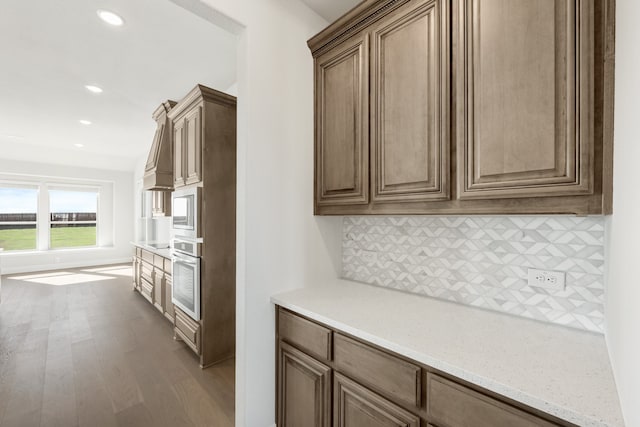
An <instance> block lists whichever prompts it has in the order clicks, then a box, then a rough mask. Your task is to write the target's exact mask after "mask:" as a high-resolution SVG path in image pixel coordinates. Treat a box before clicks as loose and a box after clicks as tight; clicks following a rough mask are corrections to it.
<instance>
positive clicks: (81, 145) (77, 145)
mask: <svg viewBox="0 0 640 427" xmlns="http://www.w3.org/2000/svg"><path fill="white" fill-rule="evenodd" d="M73 145H75V146H76V147H78V148H82V147H84V144H73Z"/></svg>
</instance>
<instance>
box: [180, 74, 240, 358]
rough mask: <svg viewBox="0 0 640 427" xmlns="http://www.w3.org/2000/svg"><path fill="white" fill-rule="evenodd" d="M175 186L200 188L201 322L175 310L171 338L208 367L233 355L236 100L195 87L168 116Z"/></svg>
mask: <svg viewBox="0 0 640 427" xmlns="http://www.w3.org/2000/svg"><path fill="white" fill-rule="evenodd" d="M169 118H170V119H171V120H172V123H173V135H174V138H173V153H174V156H173V159H174V179H173V180H174V187H175V188H176V189H178V188H181V187H185V186H197V187H201V191H200V193H201V195H202V199H201V200H200V202H201V210H200V212H201V216H200V227H201V228H202V241H203V242H202V243H201V250H200V289H201V295H200V305H201V307H200V317H201V318H200V320H197V321H196V320H193V319H191V318H190V317H189V316H188V315H187V314H186V313H184V312H183V311H181V310H180V309H179V308H178V307H175V308H174V309H175V311H174V323H175V329H174V331H175V334H176V337H178V338H180V339H182V340H184V341H185V342H186V343H187V344H188V345H189V347H190V348H191V349H192V350H193V351H194V352H196V353H197V354H198V356H199V357H200V365H201V366H202V367H207V366H209V365H212V364H214V363H217V362H219V361H222V360H225V359H228V358H230V357H233V356H234V355H235V306H236V304H235V289H236V281H235V270H236V269H235V262H236V98H235V97H233V96H230V95H227V94H225V93H222V92H219V91H216V90H214V89H210V88H208V87H205V86H202V85H197V86H196V87H195V88H194V89H193V90H191V91H190V92H189V93H188V94H187V96H185V97H184V98H183V99H182V100H181V101H180V102H178V104H176V105H175V107H174V108H173V109H172V110H171V112H170V113H169Z"/></svg>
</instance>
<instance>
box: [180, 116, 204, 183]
mask: <svg viewBox="0 0 640 427" xmlns="http://www.w3.org/2000/svg"><path fill="white" fill-rule="evenodd" d="M184 123H185V124H184V127H185V132H184V135H185V146H186V158H185V162H184V167H185V182H186V183H187V184H195V183H196V182H200V181H201V180H202V107H196V108H194V109H193V111H191V112H189V114H187V115H186V117H185V119H184Z"/></svg>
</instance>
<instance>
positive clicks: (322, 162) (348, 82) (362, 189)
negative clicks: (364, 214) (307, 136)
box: [315, 34, 369, 206]
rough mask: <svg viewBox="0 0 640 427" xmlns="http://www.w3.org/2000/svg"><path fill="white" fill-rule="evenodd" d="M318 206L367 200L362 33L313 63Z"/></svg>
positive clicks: (365, 70)
mask: <svg viewBox="0 0 640 427" xmlns="http://www.w3.org/2000/svg"><path fill="white" fill-rule="evenodd" d="M315 79H316V82H315V85H316V88H315V91H316V101H315V102H316V106H315V109H316V112H315V117H316V137H315V186H316V189H315V200H316V205H317V206H325V205H345V204H346V205H352V204H367V203H368V202H369V128H368V126H369V125H368V123H369V121H368V111H369V107H368V104H369V47H368V34H358V35H355V36H353V37H352V38H350V39H348V40H347V41H345V42H343V43H341V44H340V45H338V46H336V47H334V48H332V49H331V50H330V51H329V52H326V53H324V54H322V55H321V56H319V57H317V58H316V59H315Z"/></svg>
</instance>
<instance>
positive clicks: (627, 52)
mask: <svg viewBox="0 0 640 427" xmlns="http://www.w3.org/2000/svg"><path fill="white" fill-rule="evenodd" d="M638 20H640V2H637V1H634V0H619V1H618V2H617V11H616V75H615V86H616V89H615V98H616V99H615V124H614V131H615V132H614V133H615V137H614V150H615V152H614V187H613V188H614V192H613V196H614V197H613V202H614V206H613V212H614V213H613V216H612V217H611V218H609V219H608V223H607V225H608V228H607V232H608V233H607V234H608V238H609V247H608V253H607V257H606V259H607V260H608V270H609V272H608V282H607V300H606V305H605V312H606V336H607V343H608V346H609V354H610V356H611V362H612V364H613V370H614V374H615V378H616V383H617V386H618V394H619V396H620V401H621V405H622V411H623V414H624V418H625V422H626V424H627V425H628V426H640V406H638V403H639V402H640V363H639V362H640V335H639V331H640V280H639V279H638V270H637V268H638V256H640V193H639V192H638V188H639V187H640V175H638V161H639V160H640V138H639V137H638V115H639V113H640V109H639V108H638V102H639V100H640V84H638V75H640V55H638V46H640V30H639V29H638Z"/></svg>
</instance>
